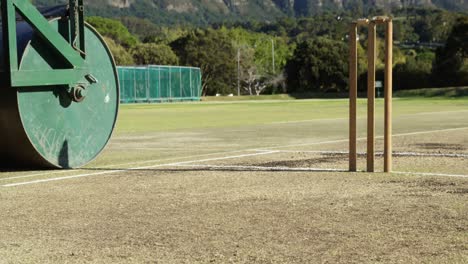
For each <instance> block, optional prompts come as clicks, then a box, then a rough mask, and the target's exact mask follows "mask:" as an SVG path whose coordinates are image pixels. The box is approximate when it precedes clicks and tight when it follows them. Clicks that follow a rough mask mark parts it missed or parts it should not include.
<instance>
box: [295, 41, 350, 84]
mask: <svg viewBox="0 0 468 264" xmlns="http://www.w3.org/2000/svg"><path fill="white" fill-rule="evenodd" d="M347 59H348V49H347V46H346V44H345V43H343V42H341V41H335V40H330V39H326V38H322V37H319V38H316V39H313V40H309V41H303V42H301V43H299V44H298V46H297V48H296V50H295V51H294V55H293V56H292V58H291V59H290V60H289V61H288V62H287V64H286V75H287V83H288V87H289V88H290V89H289V92H305V91H325V92H326V91H341V90H343V89H345V88H346V84H347V71H348V69H347V65H348V61H347Z"/></svg>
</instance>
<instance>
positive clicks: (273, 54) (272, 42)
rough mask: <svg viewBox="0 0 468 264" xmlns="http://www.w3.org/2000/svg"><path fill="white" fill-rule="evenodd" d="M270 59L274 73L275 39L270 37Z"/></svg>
mask: <svg viewBox="0 0 468 264" xmlns="http://www.w3.org/2000/svg"><path fill="white" fill-rule="evenodd" d="M271 61H272V66H273V74H274V73H275V39H273V38H272V39H271Z"/></svg>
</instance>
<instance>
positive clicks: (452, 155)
mask: <svg viewBox="0 0 468 264" xmlns="http://www.w3.org/2000/svg"><path fill="white" fill-rule="evenodd" d="M258 151H267V150H265V149H258ZM277 151H278V152H280V153H313V154H343V155H345V154H349V151H326V150H325V151H320V150H277ZM357 155H361V156H364V155H367V153H366V152H358V153H357ZM375 155H376V156H383V155H384V153H383V152H376V153H375ZM392 155H393V156H394V157H442V158H468V154H455V153H447V154H443V153H418V152H393V154H392Z"/></svg>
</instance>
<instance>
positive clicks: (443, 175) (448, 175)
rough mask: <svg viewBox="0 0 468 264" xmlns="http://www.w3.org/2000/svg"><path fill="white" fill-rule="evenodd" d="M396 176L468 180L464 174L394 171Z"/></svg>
mask: <svg viewBox="0 0 468 264" xmlns="http://www.w3.org/2000/svg"><path fill="white" fill-rule="evenodd" d="M392 173H394V174H410V175H421V176H439V177H454V178H468V175H464V174H446V173H427V172H404V171H394V172H392Z"/></svg>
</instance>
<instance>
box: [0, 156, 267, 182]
mask: <svg viewBox="0 0 468 264" xmlns="http://www.w3.org/2000/svg"><path fill="white" fill-rule="evenodd" d="M248 151H257V152H258V150H253V149H252V150H234V151H225V152H216V153H209V154H200V155H190V156H185V157H173V158H166V159H157V160H146V161H136V162H127V163H120V164H113V165H107V166H103V167H104V168H112V167H120V166H127V165H138V164H145V163H154V162H161V161H168V160H181V159H189V158H196V157H205V156H213V155H223V154H229V153H238V152H248ZM266 151H268V150H266ZM84 170H86V168H84V169H77V170H64V171H49V172H43V173H35V174H27V175H21V176H14V177H8V178H0V181H7V180H14V179H22V178H32V177H36V176H44V175H49V174H61V173H66V172H78V171H84Z"/></svg>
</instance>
